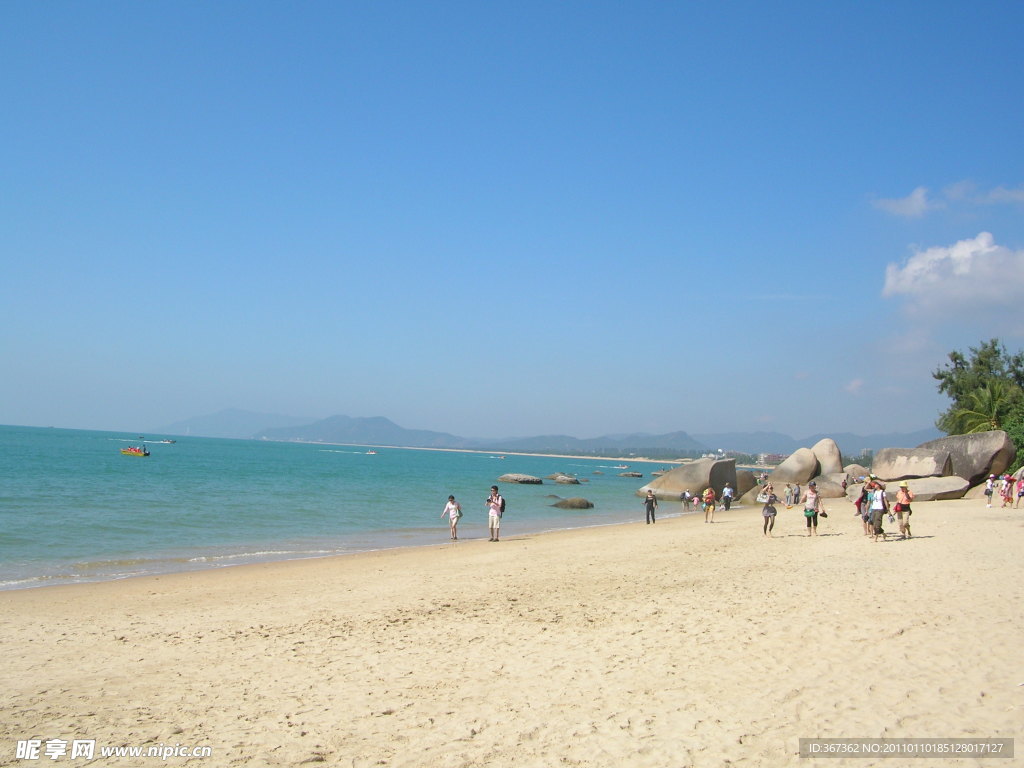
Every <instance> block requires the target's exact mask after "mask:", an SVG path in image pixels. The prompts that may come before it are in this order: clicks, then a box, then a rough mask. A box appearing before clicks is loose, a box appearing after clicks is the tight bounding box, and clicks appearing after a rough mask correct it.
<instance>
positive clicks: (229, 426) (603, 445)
mask: <svg viewBox="0 0 1024 768" xmlns="http://www.w3.org/2000/svg"><path fill="white" fill-rule="evenodd" d="M152 431H153V432H154V433H166V434H172V435H196V436H206V437H236V438H256V439H263V440H281V441H289V440H299V441H303V442H324V443H351V444H354V445H394V446H409V447H413V448H456V449H458V448H462V449H476V450H486V451H509V452H512V451H517V452H521V453H567V454H584V455H586V454H595V455H613V454H614V455H623V456H624V455H629V454H637V455H641V456H654V457H660V458H666V457H674V456H685V455H693V454H694V453H697V452H699V453H703V452H706V451H717V450H718V449H719V448H721V449H722V450H724V451H735V452H737V453H748V454H758V453H783V454H788V453H792V452H793V451H795V450H796V449H797V448H809V447H811V446H812V445H814V444H815V443H816V442H818V441H819V440H821V439H822V438H823V437H831V438H832V439H834V440H835V441H836V442H837V443H838V444H839V448H840V450H841V451H842V452H843V455H844V456H858V455H860V454H861V453H862V452H863V451H865V450H872V451H876V450H879V449H881V448H912V447H914V446H917V445H920V444H921V443H923V442H925V441H927V440H932V439H934V438H936V437H941V436H942V433H941V432H939V431H938V430H937V429H935V428H929V429H923V430H919V431H917V432H891V433H885V434H875V435H854V434H851V433H846V432H844V433H838V434H831V435H828V434H819V435H811V436H810V437H805V438H803V439H799V440H798V439H796V438H793V437H790V436H789V435H786V434H783V433H781V432H765V431H760V432H721V433H708V434H698V435H690V434H688V433H687V432H668V433H665V434H660V435H651V434H645V433H634V434H622V435H603V436H601V437H590V438H578V437H572V436H570V435H539V436H536V437H511V438H486V439H481V438H467V437H459V436H458V435H452V434H449V433H448V432H434V431H431V430H426V429H405V428H404V427H400V426H399V425H397V424H395V423H394V422H393V421H391V420H390V419H387V418H385V417H383V416H373V417H350V416H331V417H330V418H326V419H320V420H319V421H309V420H306V419H296V418H293V417H288V416H274V415H270V414H261V413H253V412H250V411H240V410H234V409H230V410H226V411H220V412H219V413H215V414H212V415H210V416H202V417H197V418H194V419H188V420H186V421H180V422H177V423H176V424H171V425H168V426H166V427H163V428H161V429H156V430H152Z"/></svg>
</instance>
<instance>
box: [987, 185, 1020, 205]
mask: <svg viewBox="0 0 1024 768" xmlns="http://www.w3.org/2000/svg"><path fill="white" fill-rule="evenodd" d="M979 202H982V203H987V204H989V205H998V204H1000V203H1010V204H1017V205H1024V186H1021V187H1017V189H1007V188H1006V187H996V188H995V189H993V190H991V191H989V192H988V193H987V194H985V195H984V196H983V197H981V198H980V199H979Z"/></svg>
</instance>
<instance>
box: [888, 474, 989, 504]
mask: <svg viewBox="0 0 1024 768" xmlns="http://www.w3.org/2000/svg"><path fill="white" fill-rule="evenodd" d="M907 487H908V488H910V490H911V492H913V494H914V501H915V502H918V501H942V500H943V499H959V498H962V497H963V495H964V493H965V492H966V491H967V489H968V487H969V484H968V482H967V481H966V480H965V479H964V478H962V477H956V476H955V475H950V476H947V477H921V478H912V479H910V480H907ZM898 488H899V486H898V484H891V485H889V486H888V488H886V495H891V496H892V498H894V499H895V497H896V491H897V489H898Z"/></svg>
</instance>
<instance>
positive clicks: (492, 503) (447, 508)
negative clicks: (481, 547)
mask: <svg viewBox="0 0 1024 768" xmlns="http://www.w3.org/2000/svg"><path fill="white" fill-rule="evenodd" d="M484 504H485V505H486V506H487V531H488V533H489V534H490V538H489V539H488V541H498V537H499V534H500V533H501V516H502V515H503V514H505V497H504V496H502V495H501V494H500V493H498V486H496V485H492V486H491V495H490V496H488V497H487V501H485V502H484ZM445 515H447V516H448V526H449V527H450V529H451V534H452V541H458V540H459V520H460V519H461V518H462V505H461V504H459V502H457V501H456V500H455V497H454V496H449V497H448V503H447V504H445V505H444V509H443V510H442V511H441V518H442V519H444V517H445Z"/></svg>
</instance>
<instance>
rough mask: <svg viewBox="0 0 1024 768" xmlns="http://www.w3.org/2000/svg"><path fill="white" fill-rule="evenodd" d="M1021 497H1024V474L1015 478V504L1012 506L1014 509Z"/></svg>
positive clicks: (1018, 504)
mask: <svg viewBox="0 0 1024 768" xmlns="http://www.w3.org/2000/svg"><path fill="white" fill-rule="evenodd" d="M1022 496H1024V473H1021V476H1020V477H1019V478H1017V503H1016V504H1014V505H1013V508H1014V509H1017V508H1018V507H1019V506H1020V500H1021V497H1022Z"/></svg>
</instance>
